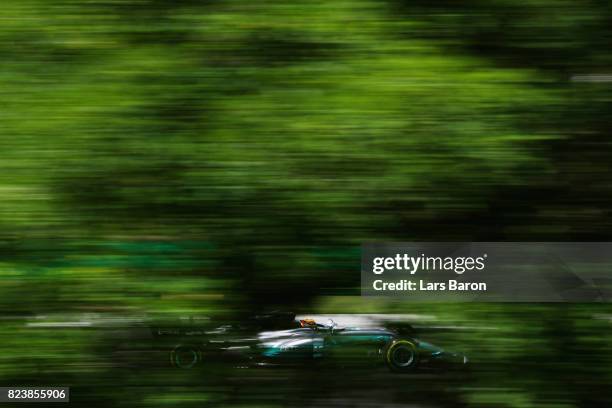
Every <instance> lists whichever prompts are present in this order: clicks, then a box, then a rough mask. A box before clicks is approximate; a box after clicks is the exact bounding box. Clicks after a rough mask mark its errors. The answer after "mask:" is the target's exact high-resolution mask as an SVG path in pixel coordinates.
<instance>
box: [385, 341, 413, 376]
mask: <svg viewBox="0 0 612 408" xmlns="http://www.w3.org/2000/svg"><path fill="white" fill-rule="evenodd" d="M384 356H385V363H386V364H387V367H389V369H390V370H391V371H395V372H399V373H406V372H410V371H413V370H414V369H415V368H416V366H417V365H418V363H419V353H418V350H417V346H416V344H415V343H414V342H413V341H411V340H394V341H392V342H391V343H389V345H387V347H386V348H385V350H384Z"/></svg>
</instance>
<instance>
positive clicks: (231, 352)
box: [171, 316, 468, 373]
mask: <svg viewBox="0 0 612 408" xmlns="http://www.w3.org/2000/svg"><path fill="white" fill-rule="evenodd" d="M275 318H276V319H277V316H275ZM278 323H279V321H278V319H277V320H276V324H273V325H272V326H273V327H274V328H275V329H273V330H266V327H265V326H266V325H265V324H262V325H260V326H259V327H258V328H254V327H251V328H248V327H235V326H231V325H225V326H220V327H218V328H216V329H214V330H210V331H205V332H203V333H202V332H200V333H199V335H198V336H196V337H194V338H189V337H186V338H183V339H182V340H183V341H181V343H180V344H178V345H176V346H175V347H174V348H173V350H172V351H171V361H172V363H173V365H174V366H176V367H179V368H192V367H196V366H197V365H199V364H202V363H205V362H207V361H218V360H220V359H222V360H229V361H235V362H237V363H239V364H241V365H242V366H249V367H254V366H275V365H302V364H306V363H308V364H313V363H320V364H340V365H342V366H351V365H362V364H376V363H382V364H385V365H386V366H387V367H388V368H389V369H390V370H392V371H394V372H401V373H404V372H411V371H414V370H417V369H420V368H451V367H465V366H466V365H467V363H468V359H467V357H466V356H465V355H463V354H459V353H453V352H448V351H446V350H444V349H442V348H440V347H437V346H434V345H432V344H430V343H427V342H424V341H422V340H420V339H417V338H416V337H414V335H412V334H411V333H410V330H408V331H406V330H397V329H390V328H371V327H362V328H360V327H339V326H338V325H337V324H336V323H335V322H334V321H333V320H329V321H328V322H327V323H326V324H321V323H317V322H315V321H314V320H312V319H302V320H295V319H287V322H286V325H288V326H290V327H288V328H284V329H278V326H279V324H278ZM281 325H282V324H281Z"/></svg>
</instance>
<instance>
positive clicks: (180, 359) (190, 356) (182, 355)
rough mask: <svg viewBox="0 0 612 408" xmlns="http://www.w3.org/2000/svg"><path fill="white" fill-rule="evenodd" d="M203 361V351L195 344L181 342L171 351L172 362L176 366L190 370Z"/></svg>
mask: <svg viewBox="0 0 612 408" xmlns="http://www.w3.org/2000/svg"><path fill="white" fill-rule="evenodd" d="M201 361H202V352H201V351H200V349H199V347H197V346H195V345H193V344H179V345H178V346H176V347H175V348H174V349H173V350H172V351H171V352H170V362H171V363H172V365H173V366H174V367H176V368H180V369H183V370H188V369H190V368H194V367H195V366H196V365H198V364H199V363H200V362H201Z"/></svg>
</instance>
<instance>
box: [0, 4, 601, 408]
mask: <svg viewBox="0 0 612 408" xmlns="http://www.w3.org/2000/svg"><path fill="white" fill-rule="evenodd" d="M432 3H435V4H432ZM611 18H612V11H611V9H610V5H609V4H608V3H607V2H602V1H595V0H591V1H580V2H579V1H568V0H531V1H523V2H520V4H519V3H517V2H513V1H507V0H495V1H480V0H469V1H465V2H452V1H442V2H427V1H400V0H395V1H393V0H389V1H374V0H371V1H370V0H356V1H351V2H349V1H341V0H332V1H325V2H323V1H303V2H287V1H267V2H247V1H233V0H217V1H214V0H211V1H164V0H141V1H133V0H113V1H102V0H95V1H88V2H83V1H76V0H19V1H16V0H15V1H13V0H7V1H5V2H3V4H2V7H1V8H0V27H1V28H0V55H1V56H2V60H1V63H0V103H1V105H0V152H2V159H1V160H0V193H1V194H2V196H1V197H2V200H0V227H1V228H0V253H1V254H2V258H0V277H1V280H0V294H1V297H0V299H1V300H0V307H1V308H2V311H3V313H4V316H5V317H6V319H5V320H4V321H5V322H6V323H3V325H5V326H6V327H5V328H4V329H3V331H2V340H3V341H2V344H3V346H2V349H3V352H2V355H1V356H0V383H2V384H5V383H6V384H8V383H10V382H15V381H22V380H23V381H25V380H27V379H30V377H29V376H31V375H32V373H38V376H39V377H38V378H47V377H45V376H49V378H54V377H53V376H55V375H58V372H59V373H62V375H63V374H66V373H68V375H72V376H74V377H72V379H71V381H73V384H77V383H79V381H82V382H83V384H93V383H94V382H93V380H92V381H89V382H87V381H85V378H90V379H91V378H97V379H98V381H102V382H103V381H105V380H104V378H110V377H112V376H113V374H109V372H110V373H112V369H109V367H108V366H106V365H105V363H103V362H100V361H102V359H101V357H100V354H99V353H98V351H97V349H96V347H97V346H98V342H99V340H98V338H97V337H96V336H94V335H93V334H91V333H90V332H88V331H82V330H72V331H69V333H66V334H62V333H64V332H62V331H59V332H58V331H56V330H50V331H45V330H39V331H37V332H36V333H37V335H36V336H33V335H32V334H30V333H31V331H29V330H27V329H24V327H27V326H24V325H26V324H27V322H29V321H30V320H31V318H30V317H28V318H24V317H23V316H24V315H27V316H39V315H51V316H53V318H56V319H60V320H65V319H66V318H67V317H68V316H82V314H84V313H95V314H96V316H97V317H100V316H122V317H125V316H140V315H141V314H157V313H161V314H163V315H164V316H166V315H171V316H178V315H182V314H185V313H187V314H205V315H208V316H213V317H219V318H231V317H235V316H240V315H241V314H243V313H246V312H249V313H250V312H254V311H257V310H262V309H269V308H294V309H295V308H297V309H298V310H308V311H310V310H316V311H324V312H331V313H337V312H340V311H344V312H350V311H358V310H363V309H367V310H368V311H371V312H379V313H382V312H394V313H398V312H399V313H402V312H407V311H410V310H411V309H412V308H414V306H413V305H402V304H382V303H381V304H375V305H365V304H364V301H363V300H361V299H360V298H359V297H356V296H354V295H355V293H356V292H355V288H356V287H357V286H358V279H359V278H358V275H359V274H358V273H356V272H355V271H356V270H357V265H358V262H359V245H360V244H361V242H363V241H372V240H386V241H393V240H401V241H417V240H482V241H495V240H500V241H502V240H533V241H536V240H548V241H557V240H558V241H570V240H583V241H588V240H607V239H608V237H609V231H610V226H611V225H610V224H611V217H610V210H609V202H610V199H611V198H612V197H611V193H612V184H611V183H610V176H609V171H610V167H609V157H610V143H609V141H608V140H607V138H608V129H609V125H608V124H607V119H606V118H607V116H609V109H610V108H609V106H610V105H609V100H610V86H609V83H606V82H580V81H576V78H579V77H580V76H582V77H585V76H586V77H587V78H588V75H593V74H600V75H601V74H606V73H607V72H609V68H610V62H611V61H610V53H609V45H610V28H609V27H610V24H609V23H610V20H611ZM572 78H573V79H574V80H572ZM471 307H472V308H473V309H474V310H471V309H468V310H467V311H466V310H464V309H463V307H461V308H460V307H459V306H452V305H446V306H444V307H441V306H436V307H435V308H434V307H433V306H431V307H429V306H423V310H422V312H423V313H426V312H427V310H429V311H430V312H433V311H435V313H437V315H438V316H443V319H447V320H448V321H449V322H451V321H452V322H456V323H464V324H466V325H467V324H472V323H475V322H476V323H478V321H479V320H481V319H489V318H490V317H489V316H493V317H492V319H493V320H494V321H495V322H496V324H497V325H500V326H502V327H503V328H504V329H503V330H506V331H504V332H503V333H500V334H496V335H494V336H490V337H488V339H487V341H488V342H489V343H487V347H488V351H487V352H482V351H481V350H475V352H476V353H479V354H480V355H484V356H487V357H485V359H490V362H492V361H495V358H497V357H499V358H500V359H502V360H503V359H505V358H507V357H508V356H497V354H496V353H504V352H507V353H514V352H518V353H519V354H520V353H523V354H521V357H520V358H519V357H516V356H515V357H513V358H516V359H518V360H519V361H525V359H533V360H534V361H536V362H538V364H535V365H534V366H533V367H532V366H529V367H528V368H525V367H523V366H521V365H519V366H520V367H521V369H522V370H523V371H520V372H521V373H523V372H525V371H524V370H530V372H531V373H533V375H532V376H531V377H529V376H527V377H526V378H529V380H525V381H524V382H520V380H518V379H514V378H516V375H515V373H514V372H513V371H512V370H510V371H503V372H496V375H497V377H495V376H490V375H487V374H490V373H491V372H490V371H485V372H484V373H481V374H482V375H481V376H480V377H477V378H476V379H475V380H473V381H474V383H471V385H470V386H471V387H472V388H470V386H468V387H467V388H466V389H465V390H462V391H460V392H458V394H454V393H453V394H452V396H450V397H449V400H448V401H446V400H445V401H444V402H440V404H443V405H444V404H451V405H452V404H458V405H461V404H463V405H474V406H545V405H544V404H548V405H546V406H559V407H561V406H563V407H566V406H588V405H589V404H590V403H592V402H593V401H594V400H597V399H598V398H599V399H601V400H605V399H606V398H608V397H609V394H605V393H603V390H604V389H606V384H609V379H610V375H611V373H612V371H610V369H609V367H610V366H609V363H610V358H611V355H612V354H611V352H610V349H609V346H608V345H607V344H606V343H605V342H604V341H602V339H603V338H605V336H608V335H609V324H608V323H609V322H607V321H606V320H605V319H604V320H602V319H594V318H593V316H595V315H602V314H603V315H605V313H606V310H607V308H606V307H603V306H597V307H596V306H592V307H591V306H588V307H587V306H564V307H556V306H555V307H544V306H538V305H531V306H529V305H522V306H520V307H517V306H509V305H496V306H493V305H481V306H471ZM542 310H544V312H542ZM30 314H31V315H30ZM495 319H497V320H495ZM525 321H527V322H530V324H531V325H532V326H531V327H537V329H536V328H533V329H528V330H527V332H526V333H528V334H526V335H523V334H521V335H516V332H517V331H519V330H523V329H524V326H525V324H524V322H525ZM551 322H552V323H551ZM540 327H541V328H540ZM503 330H502V331H503ZM530 330H533V331H530ZM496 333H497V332H496ZM513 333H514V334H513ZM481 336H482V334H481V333H480V332H478V331H476V332H468V333H467V334H462V335H460V336H457V337H454V338H453V339H455V340H453V339H449V341H451V342H454V341H456V342H457V344H456V346H460V345H461V344H472V345H473V344H474V343H477V342H480V341H481ZM26 339H28V340H26ZM534 342H535V346H534ZM468 347H469V346H468ZM66 348H68V349H70V352H69V353H67V352H66ZM568 348H569V351H568ZM517 350H519V351H517ZM534 350H535V351H534ZM547 353H551V354H550V355H548V354H547ZM568 354H569V355H571V356H574V357H571V358H570V360H569V361H568V360H567V355H568ZM593 355H597V356H598V357H597V358H596V359H595V358H593V357H592V356H593ZM561 357H563V359H565V360H564V361H565V362H566V366H564V367H562V368H563V369H559V367H557V366H555V365H554V364H553V363H554V362H556V361H559V360H561V359H562V358H561ZM591 358H592V360H590V359H591ZM66 359H68V361H71V362H68V363H67V362H66V361H67V360H66ZM94 361H95V363H94ZM503 361H508V360H503ZM20 362H21V363H20ZM60 362H61V363H60ZM578 365H579V366H580V368H578ZM109 370H111V371H109ZM581 370H584V371H581ZM551 373H556V374H555V375H551ZM559 373H562V374H559ZM151 375H153V374H151ZM88 376H89V377H88ZM576 376H578V377H580V378H581V379H582V381H583V382H584V386H583V387H577V388H576V389H574V388H572V387H569V388H568V387H566V386H565V385H566V383H567V382H568V381H570V378H573V379H575V377H576ZM34 378H36V376H34ZM491 378H498V379H499V380H498V381H499V383H500V384H501V385H502V388H499V389H498V390H497V391H495V389H494V388H495V387H493V386H492V385H491V384H489V383H488V382H487V381H493V380H490V379H491ZM20 379H21V380H20ZM511 379H513V380H512V381H511ZM355 381H356V380H355ZM517 382H518V383H517ZM74 386H76V385H74ZM479 386H480V388H478V387H479ZM83 387H85V385H83ZM449 387H451V386H450V385H449ZM487 387H488V388H487ZM504 387H505V388H504ZM451 388H452V387H451ZM453 389H454V388H453ZM479 389H481V390H480V391H479ZM482 389H484V391H482ZM290 390H293V389H292V388H290ZM542 390H548V391H550V392H549V393H546V392H543V391H542ZM169 395H170V397H168V398H170V400H169V401H170V402H171V403H176V402H177V401H178V400H173V398H175V397H176V396H177V395H182V394H181V393H180V392H178V391H177V392H170V394H169ZM198 395H199V394H198ZM219 395H221V396H223V395H225V394H224V392H220V394H219ZM219 395H217V396H216V397H211V396H210V394H208V393H206V392H204V394H203V395H199V396H195V397H193V398H191V397H189V398H187V397H186V398H185V399H184V400H181V401H182V402H184V403H186V404H191V403H193V404H196V403H199V402H201V401H202V400H206V399H208V400H210V401H212V402H211V404H213V405H214V404H217V403H219V400H218V399H215V398H222V397H220V396H219ZM258 395H259V394H258ZM115 397H116V399H113V398H115ZM140 397H142V398H140ZM264 397H265V395H264ZM264 397H262V399H252V401H255V402H256V403H271V404H274V403H277V402H275V401H274V400H269V399H267V397H266V398H264ZM108 398H110V399H111V400H112V401H113V402H117V401H118V400H120V399H121V396H113V395H110V397H108ZM132 398H133V400H131V402H133V403H137V404H138V403H142V404H149V403H152V401H153V400H154V401H153V402H155V401H156V403H160V404H163V403H167V402H168V399H167V398H166V397H163V398H162V397H160V398H159V399H155V398H153V397H151V398H153V400H146V399H145V398H144V397H143V396H142V395H139V394H132ZM177 398H178V397H177ZM211 398H212V399H211ZM398 398H399V399H400V401H403V400H402V398H403V397H401V396H400V397H398ZM246 400H248V399H246ZM160 401H161V402H160ZM210 401H209V402H210ZM607 401H609V399H608V400H607ZM178 402H180V401H178ZM243 402H244V401H243ZM241 403H242V402H241Z"/></svg>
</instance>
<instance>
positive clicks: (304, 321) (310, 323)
mask: <svg viewBox="0 0 612 408" xmlns="http://www.w3.org/2000/svg"><path fill="white" fill-rule="evenodd" d="M300 326H301V327H316V326H317V322H315V320H314V319H301V320H300Z"/></svg>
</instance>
